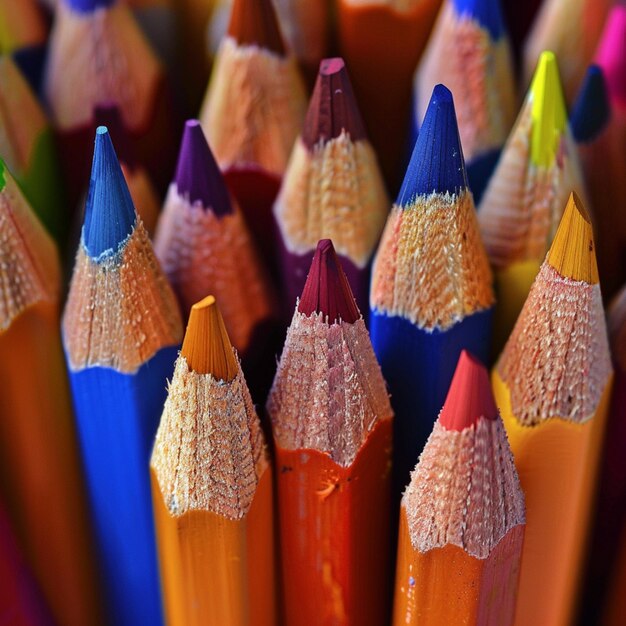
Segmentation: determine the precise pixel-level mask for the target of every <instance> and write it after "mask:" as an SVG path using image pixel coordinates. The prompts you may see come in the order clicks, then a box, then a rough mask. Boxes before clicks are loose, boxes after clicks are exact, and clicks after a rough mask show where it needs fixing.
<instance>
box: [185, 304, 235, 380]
mask: <svg viewBox="0 0 626 626" xmlns="http://www.w3.org/2000/svg"><path fill="white" fill-rule="evenodd" d="M180 354H181V356H184V357H185V359H186V360H187V364H188V365H189V368H190V369H191V370H192V371H194V372H196V373H197V374H211V376H213V378H216V379H217V380H225V381H229V380H232V379H233V378H235V376H236V375H237V372H238V366H237V359H236V358H235V354H234V353H233V347H232V345H231V343H230V339H229V338H228V333H227V332H226V327H225V326H224V320H223V319H222V314H221V313H220V310H219V308H218V306H217V303H216V301H215V298H214V297H213V296H207V297H206V298H204V299H203V300H200V302H196V304H194V305H193V306H192V307H191V313H190V314H189V322H188V323H187V332H186V333H185V338H184V340H183V346H182V348H181V351H180Z"/></svg>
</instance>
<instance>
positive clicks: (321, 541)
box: [267, 239, 392, 626]
mask: <svg viewBox="0 0 626 626" xmlns="http://www.w3.org/2000/svg"><path fill="white" fill-rule="evenodd" d="M267 411H268V414H269V416H270V418H271V420H272V430H273V433H274V442H275V454H276V476H277V484H278V508H279V515H280V538H281V550H282V567H283V570H282V575H283V584H284V608H285V617H286V625H287V626H311V625H313V624H315V625H316V626H331V625H332V626H335V625H342V626H348V625H353V626H369V625H371V626H380V625H381V624H384V623H385V620H387V619H388V598H389V582H390V580H391V576H390V572H389V566H390V562H389V561H390V546H389V519H390V514H389V513H390V478H391V476H390V469H391V467H390V463H391V426H392V410H391V406H390V404H389V397H388V395H387V391H386V389H385V382H384V380H383V377H382V374H381V372H380V367H379V365H378V363H377V362H376V357H375V355H374V351H373V349H372V346H371V344H370V341H369V336H368V333H367V329H366V327H365V324H364V322H363V318H362V317H361V316H360V313H359V310H358V308H357V306H356V303H355V301H354V297H353V296H352V293H351V291H350V286H349V284H348V281H347V278H346V276H345V274H344V273H343V270H342V268H341V265H340V264H339V261H338V259H337V256H336V254H335V250H334V249H333V246H332V243H331V242H330V240H329V239H326V240H322V241H320V242H319V244H318V247H317V251H316V253H315V257H314V258H313V263H312V265H311V270H310V272H309V277H308V278H307V282H306V285H305V287H304V291H303V292H302V298H301V299H300V301H299V303H298V306H297V308H296V311H295V313H294V315H293V320H292V322H291V326H290V327H289V330H288V331H287V339H286V340H285V347H284V349H283V353H282V356H281V359H280V362H279V365H278V371H277V373H276V377H275V379H274V385H273V387H272V390H271V392H270V396H269V399H268V402H267Z"/></svg>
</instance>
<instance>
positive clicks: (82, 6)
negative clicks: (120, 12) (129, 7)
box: [64, 0, 117, 13]
mask: <svg viewBox="0 0 626 626" xmlns="http://www.w3.org/2000/svg"><path fill="white" fill-rule="evenodd" d="M64 1H65V4H67V6H69V7H71V8H72V9H73V10H74V11H76V12H77V13H93V12H94V11H97V10H98V9H108V8H109V7H111V6H113V5H114V4H115V3H116V2H117V0H64Z"/></svg>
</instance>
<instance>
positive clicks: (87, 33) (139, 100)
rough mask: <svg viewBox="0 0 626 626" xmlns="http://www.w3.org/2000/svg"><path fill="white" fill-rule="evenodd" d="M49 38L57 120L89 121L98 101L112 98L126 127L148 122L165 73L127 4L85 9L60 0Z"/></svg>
mask: <svg viewBox="0 0 626 626" xmlns="http://www.w3.org/2000/svg"><path fill="white" fill-rule="evenodd" d="M50 41H51V45H50V50H49V53H48V71H47V81H46V85H45V91H46V96H47V100H48V103H49V104H50V108H51V111H52V114H53V117H54V119H55V122H56V124H57V125H58V126H60V127H61V128H72V127H76V126H82V125H85V124H88V123H89V122H90V121H91V120H92V116H93V110H94V107H95V106H96V104H98V103H102V102H114V103H115V104H117V105H118V106H119V108H120V112H121V115H122V118H123V120H124V124H125V126H126V127H127V128H129V129H131V130H134V131H136V130H140V129H143V128H144V127H145V125H146V124H147V123H148V121H149V116H150V115H151V108H152V103H153V100H154V94H156V91H157V89H158V87H159V82H160V80H161V76H162V73H161V66H160V64H159V61H158V60H157V58H156V56H155V55H154V54H153V52H152V51H151V50H150V47H149V45H148V43H147V41H146V40H145V38H144V36H143V34H142V33H141V31H140V30H139V27H138V26H137V25H136V24H135V23H134V21H133V17H132V15H131V14H130V12H129V9H128V7H126V6H125V5H124V4H120V3H118V4H117V5H114V6H112V7H110V8H107V9H106V10H101V9H100V10H96V11H93V12H92V13H89V14H87V15H82V14H80V13H76V12H74V11H72V10H71V9H70V8H69V7H68V6H67V5H66V3H65V2H60V3H59V6H58V8H57V15H56V19H55V23H54V30H53V33H52V36H51V39H50ZM62 76H63V77H64V78H62V79H60V77H62ZM86 77H89V78H88V79H87V78H86ZM72 78H74V79H75V80H73V81H71V84H72V88H71V89H68V88H67V85H68V81H69V80H71V79H72Z"/></svg>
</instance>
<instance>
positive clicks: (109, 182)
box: [83, 126, 137, 259]
mask: <svg viewBox="0 0 626 626" xmlns="http://www.w3.org/2000/svg"><path fill="white" fill-rule="evenodd" d="M136 221H137V217H136V214H135V207H134V205H133V201H132V199H131V197H130V192H129V191H128V185H127V184H126V180H125V179H124V174H123V173H122V168H121V167H120V164H119V161H118V160H117V155H116V154H115V149H114V148H113V143H112V142H111V136H110V135H109V131H108V129H107V127H106V126H98V128H97V130H96V141H95V146H94V152H93V162H92V166H91V181H90V183H89V193H88V194H87V201H86V204H85V222H84V224H83V244H84V246H85V248H86V249H87V252H88V253H89V256H91V257H92V258H94V259H97V258H98V257H99V256H100V255H102V254H105V253H114V252H116V251H117V249H118V247H119V245H120V244H121V243H122V242H123V241H124V240H125V239H126V238H127V237H128V236H129V235H130V234H131V233H132V231H133V228H134V226H135V224H136Z"/></svg>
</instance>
